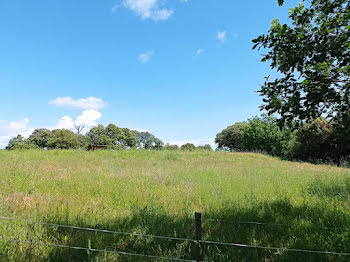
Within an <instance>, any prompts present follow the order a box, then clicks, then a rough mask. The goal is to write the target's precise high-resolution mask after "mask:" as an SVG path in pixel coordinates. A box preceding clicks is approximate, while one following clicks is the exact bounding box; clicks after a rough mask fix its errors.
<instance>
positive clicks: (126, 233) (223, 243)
mask: <svg viewBox="0 0 350 262" xmlns="http://www.w3.org/2000/svg"><path fill="white" fill-rule="evenodd" d="M0 219H3V220H12V221H19V222H25V223H33V224H39V225H44V226H53V227H62V228H70V229H76V230H85V231H92V232H100V233H112V234H119V235H130V236H139V237H147V238H156V239H163V240H176V241H190V242H194V243H197V244H209V245H216V246H230V247H238V248H255V249H265V250H277V251H285V252H299V253H313V254H323V255H338V256H350V253H346V252H333V251H318V250H307V249H297V248H283V247H269V246H258V245H249V244H239V243H227V242H219V241H211V240H196V239H190V238H177V237H167V236H154V235H147V234H138V233H129V232H118V231H111V230H105V229H95V228H88V227H79V226H69V225H60V224H52V223H46V222H39V221H32V220H27V219H17V218H10V217H0ZM188 261H192V260H188Z"/></svg>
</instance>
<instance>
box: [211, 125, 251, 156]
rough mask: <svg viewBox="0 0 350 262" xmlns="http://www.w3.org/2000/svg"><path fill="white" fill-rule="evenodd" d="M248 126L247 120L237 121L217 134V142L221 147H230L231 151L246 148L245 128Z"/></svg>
mask: <svg viewBox="0 0 350 262" xmlns="http://www.w3.org/2000/svg"><path fill="white" fill-rule="evenodd" d="M247 126H248V123H246V122H237V123H235V124H233V125H231V126H228V127H227V128H225V129H224V130H222V131H221V132H220V133H219V134H217V135H216V138H215V143H217V144H218V147H219V148H228V149H230V151H242V150H245V147H244V145H243V140H242V138H243V130H244V128H246V127H247Z"/></svg>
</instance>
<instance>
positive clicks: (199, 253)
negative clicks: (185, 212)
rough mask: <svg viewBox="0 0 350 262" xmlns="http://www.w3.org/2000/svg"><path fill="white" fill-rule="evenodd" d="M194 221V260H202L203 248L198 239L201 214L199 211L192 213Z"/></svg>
mask: <svg viewBox="0 0 350 262" xmlns="http://www.w3.org/2000/svg"><path fill="white" fill-rule="evenodd" d="M194 221H195V232H196V240H197V241H198V242H197V245H196V261H199V262H202V261H203V250H202V247H201V244H200V242H199V241H200V240H202V214H201V213H199V212H195V213H194Z"/></svg>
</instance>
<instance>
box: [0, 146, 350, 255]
mask: <svg viewBox="0 0 350 262" xmlns="http://www.w3.org/2000/svg"><path fill="white" fill-rule="evenodd" d="M349 175H350V170H349V169H345V168H336V167H333V166H327V165H312V164H306V163H295V162H288V161H281V160H280V159H278V158H273V157H269V156H265V155H261V154H253V153H223V152H206V151H198V152H182V151H168V152H167V151H160V152H158V151H143V150H140V151H136V150H135V151H95V152H85V151H13V152H8V151H0V193H1V194H0V199H1V205H0V211H1V214H0V216H10V217H17V218H30V219H33V220H40V221H45V222H51V223H61V224H69V225H80V226H88V227H96V228H105V229H111V230H118V231H127V232H138V233H147V234H158V235H165V236H178V237H187V238H193V237H194V236H193V234H194V233H193V213H194V211H200V212H202V213H203V218H204V221H203V223H204V224H203V230H204V232H203V234H204V238H205V239H210V240H219V241H226V242H235V243H246V244H259V245H264V246H267V245H271V246H277V247H289V248H303V249H314V250H329V251H338V252H346V251H348V252H350V236H349V235H350V209H349V198H350V186H349V185H350V182H349V181H350V180H349ZM209 217H210V218H221V219H230V220H249V221H251V220H253V221H260V222H270V223H286V224H288V225H289V226H288V227H286V228H280V227H272V226H251V225H248V226H247V225H237V224H229V223H213V222H209V221H206V220H205V218H209ZM0 235H3V236H6V237H10V238H20V239H32V240H36V241H44V242H50V243H62V244H69V245H75V246H83V247H88V243H89V241H90V243H91V246H92V247H94V248H102V249H103V248H107V249H110V250H116V249H117V250H121V251H126V252H136V253H147V254H155V255H162V256H171V257H178V258H186V259H191V258H193V254H192V250H193V245H192V244H191V243H186V242H185V243H177V242H175V243H173V242H169V241H165V242H164V241H159V240H150V239H146V240H145V239H142V238H137V237H121V236H118V237H116V236H113V235H108V234H103V233H102V234H100V233H99V234H95V233H86V232H80V231H74V230H66V229H65V230H63V229H59V228H50V227H43V226H39V225H28V224H26V223H20V222H17V223H13V222H9V221H2V220H0ZM204 254H205V260H206V261H276V260H277V261H298V259H299V260H300V261H342V260H343V261H346V257H337V256H336V257H335V256H325V255H303V254H293V253H288V252H279V253H276V252H275V251H264V250H247V249H238V248H219V247H215V246H205V247H204ZM2 259H3V260H5V261H6V260H10V261H89V260H90V261H97V260H98V259H99V261H103V259H105V260H106V261H145V260H144V259H139V260H137V259H136V258H130V257H127V256H118V255H105V254H100V253H94V254H88V253H87V252H84V251H72V250H64V249H59V248H52V247H50V248H48V247H39V246H36V245H30V244H14V243H7V242H4V241H0V261H2Z"/></svg>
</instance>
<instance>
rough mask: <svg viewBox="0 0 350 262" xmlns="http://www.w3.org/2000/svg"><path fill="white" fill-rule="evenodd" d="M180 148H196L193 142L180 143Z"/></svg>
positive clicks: (189, 149) (190, 149)
mask: <svg viewBox="0 0 350 262" xmlns="http://www.w3.org/2000/svg"><path fill="white" fill-rule="evenodd" d="M180 148H181V150H188V151H193V150H195V149H196V146H195V145H194V144H191V143H186V144H184V145H182V146H181V147H180Z"/></svg>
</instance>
